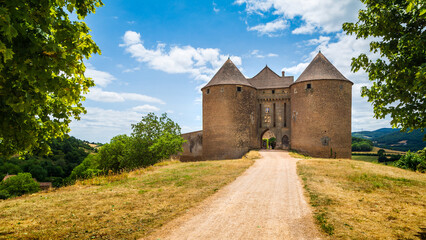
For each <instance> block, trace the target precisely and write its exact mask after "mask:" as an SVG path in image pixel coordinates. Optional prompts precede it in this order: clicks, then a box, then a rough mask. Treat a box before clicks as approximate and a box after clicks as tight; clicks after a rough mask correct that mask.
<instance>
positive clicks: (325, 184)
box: [298, 159, 426, 239]
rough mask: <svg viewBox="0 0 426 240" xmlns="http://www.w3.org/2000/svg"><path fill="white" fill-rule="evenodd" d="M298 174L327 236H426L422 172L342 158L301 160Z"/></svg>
mask: <svg viewBox="0 0 426 240" xmlns="http://www.w3.org/2000/svg"><path fill="white" fill-rule="evenodd" d="M298 173H299V175H300V176H301V177H302V180H303V182H304V185H305V189H306V190H307V192H308V195H309V197H310V203H311V205H312V206H313V207H314V211H315V217H316V219H317V220H318V223H319V224H320V226H321V227H322V228H323V230H324V231H325V232H328V233H330V234H333V237H332V238H333V239H418V237H419V235H421V234H423V238H424V237H426V236H425V235H426V229H425V228H426V223H425V216H426V194H425V193H426V174H421V173H416V172H411V171H407V170H403V169H399V168H395V167H389V166H384V165H379V164H373V163H368V162H362V161H353V160H342V159H308V160H301V161H299V162H298ZM422 228H423V229H422Z"/></svg>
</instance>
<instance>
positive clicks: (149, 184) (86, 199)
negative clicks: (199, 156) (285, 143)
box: [0, 152, 259, 239]
mask: <svg viewBox="0 0 426 240" xmlns="http://www.w3.org/2000/svg"><path fill="white" fill-rule="evenodd" d="M258 156H259V153H257V152H250V153H249V154H248V157H247V158H243V159H240V160H222V161H206V162H189V163H181V162H177V161H167V162H162V163H160V164H157V165H155V166H153V167H149V168H146V169H140V170H136V171H133V172H130V173H122V174H118V175H109V176H104V177H96V178H93V179H89V180H85V181H80V182H78V183H77V184H76V185H73V186H69V187H64V188H60V189H58V190H55V191H52V192H41V193H36V194H32V195H29V196H23V197H20V198H16V199H9V200H4V201H0V219H1V220H2V221H0V239H137V238H141V237H144V236H146V235H147V234H149V233H150V232H152V230H153V229H155V228H157V227H159V226H161V225H163V224H164V223H166V222H168V221H170V220H171V219H173V218H175V217H177V216H179V215H181V214H183V213H184V212H185V211H186V210H187V209H189V208H191V207H193V206H195V205H196V204H197V203H199V202H200V201H202V200H204V199H205V198H207V197H208V196H210V195H211V194H213V193H215V192H216V191H217V190H218V189H219V188H221V187H223V186H224V185H226V184H227V183H229V182H232V181H233V180H234V179H235V178H236V177H237V176H239V175H240V174H241V173H242V172H244V171H245V170H246V169H247V168H248V167H249V166H251V165H252V163H253V162H254V161H253V159H254V158H256V157H258Z"/></svg>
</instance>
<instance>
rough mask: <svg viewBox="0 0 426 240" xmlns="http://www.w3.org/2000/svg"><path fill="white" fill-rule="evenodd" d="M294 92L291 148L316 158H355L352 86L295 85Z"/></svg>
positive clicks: (322, 82) (339, 83)
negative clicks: (352, 125)
mask: <svg viewBox="0 0 426 240" xmlns="http://www.w3.org/2000/svg"><path fill="white" fill-rule="evenodd" d="M308 84H310V87H311V88H307V87H308ZM290 90H291V148H292V149H295V150H297V151H300V152H302V153H307V154H308V155H310V156H313V157H323V158H330V157H337V158H351V141H352V140H351V105H352V103H351V101H352V100H351V99H352V83H351V82H349V81H341V80H314V81H306V82H305V81H304V82H295V83H294V84H293V85H291V87H290Z"/></svg>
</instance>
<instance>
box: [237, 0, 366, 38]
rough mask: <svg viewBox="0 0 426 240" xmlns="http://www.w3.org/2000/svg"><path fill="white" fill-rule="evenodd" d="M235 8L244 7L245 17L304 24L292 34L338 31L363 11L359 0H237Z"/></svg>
mask: <svg viewBox="0 0 426 240" xmlns="http://www.w3.org/2000/svg"><path fill="white" fill-rule="evenodd" d="M235 4H238V5H245V11H246V12H247V13H248V14H260V15H263V14H266V13H268V12H272V13H273V14H274V15H275V16H279V17H280V18H284V19H286V20H293V19H295V18H301V19H302V21H303V23H302V25H300V26H295V27H297V28H296V29H294V30H293V34H308V33H312V32H314V31H315V30H319V31H321V32H327V33H330V32H336V31H340V30H341V27H342V23H344V22H353V21H355V20H356V19H357V14H358V10H359V9H361V8H362V7H363V5H362V3H361V2H360V1H358V0H339V1H335V0H321V1H318V0H303V1H300V0H236V1H235ZM275 21H276V20H275ZM273 22H274V21H273Z"/></svg>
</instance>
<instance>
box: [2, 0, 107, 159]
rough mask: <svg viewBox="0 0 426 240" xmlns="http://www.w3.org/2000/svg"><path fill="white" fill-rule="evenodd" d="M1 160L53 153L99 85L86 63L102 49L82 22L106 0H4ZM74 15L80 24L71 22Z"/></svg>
mask: <svg viewBox="0 0 426 240" xmlns="http://www.w3.org/2000/svg"><path fill="white" fill-rule="evenodd" d="M0 3H1V4H0V122H1V123H2V124H1V125H0V156H10V155H12V154H23V153H31V152H32V151H34V150H35V149H39V151H41V152H42V153H46V152H48V151H49V146H48V142H49V140H50V139H52V138H56V137H63V136H64V135H66V134H67V133H68V132H69V131H70V129H69V126H68V125H69V123H70V121H71V118H75V119H79V116H80V114H82V113H85V109H84V107H83V106H82V103H81V101H83V100H84V97H83V96H82V94H84V93H87V92H88V89H89V87H92V86H94V82H93V81H92V80H91V79H90V78H86V77H85V76H84V72H85V66H84V63H83V59H84V58H86V59H88V58H89V57H90V56H91V54H92V53H98V54H100V50H99V48H98V46H97V45H96V44H95V42H94V41H93V40H92V39H91V36H90V35H89V31H90V29H89V28H88V27H87V25H86V24H85V23H84V22H83V21H82V20H83V19H84V18H85V17H86V16H87V14H90V13H94V12H95V9H96V7H99V6H101V5H103V3H102V1H101V0H60V1H49V0H26V1H9V0H0ZM68 12H69V13H74V12H75V15H76V16H77V17H78V19H79V20H75V21H74V20H70V18H69V16H68Z"/></svg>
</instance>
